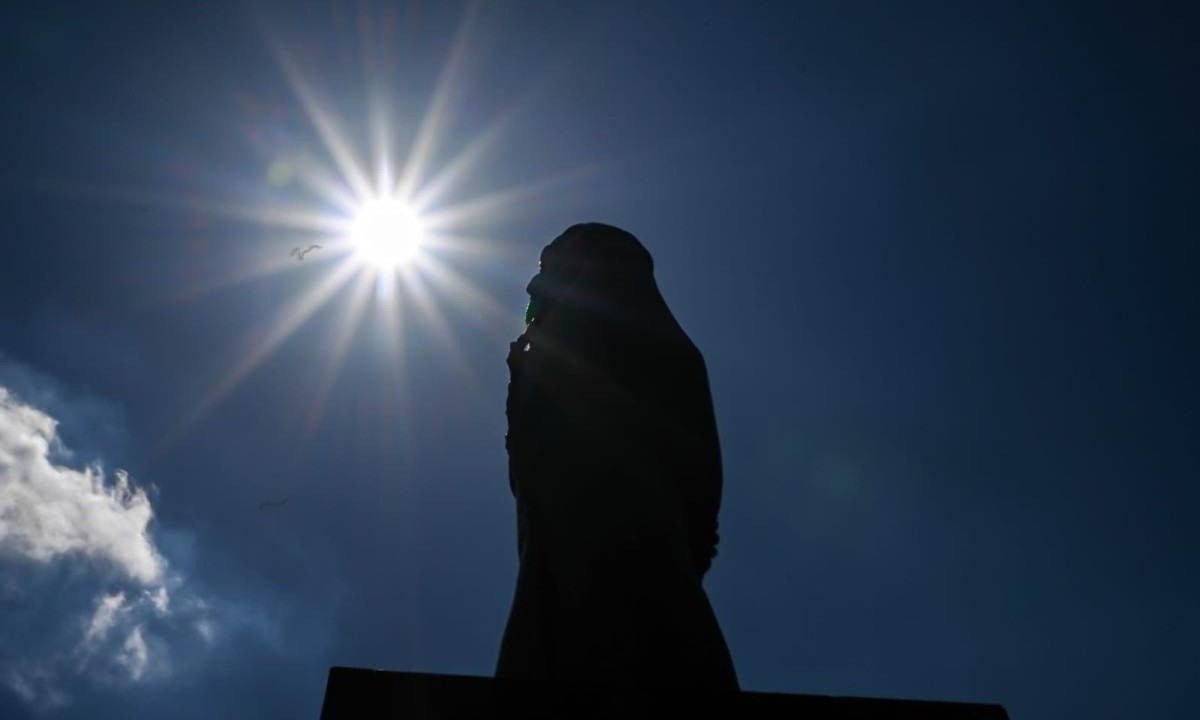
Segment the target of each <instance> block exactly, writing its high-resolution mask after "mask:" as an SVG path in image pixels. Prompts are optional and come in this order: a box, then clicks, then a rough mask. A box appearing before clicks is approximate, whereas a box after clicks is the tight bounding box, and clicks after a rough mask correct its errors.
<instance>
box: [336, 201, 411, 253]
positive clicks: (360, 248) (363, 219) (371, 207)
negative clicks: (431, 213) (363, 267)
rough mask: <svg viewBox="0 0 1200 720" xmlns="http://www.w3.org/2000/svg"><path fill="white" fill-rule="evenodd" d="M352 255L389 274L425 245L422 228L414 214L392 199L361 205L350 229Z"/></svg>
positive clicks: (404, 204) (403, 204) (408, 208)
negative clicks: (353, 252) (352, 247)
mask: <svg viewBox="0 0 1200 720" xmlns="http://www.w3.org/2000/svg"><path fill="white" fill-rule="evenodd" d="M350 242H351V243H352V244H353V245H354V250H355V253H357V255H358V257H360V258H362V259H363V260H364V261H366V262H367V263H370V265H371V266H372V267H374V268H376V269H378V270H391V269H392V268H395V267H397V266H398V265H403V264H405V263H407V262H410V261H411V260H412V259H413V258H414V257H415V256H416V254H417V252H418V251H419V250H420V249H421V245H422V244H423V243H424V242H425V228H424V227H423V223H422V221H421V218H420V216H419V215H417V212H416V211H415V210H413V209H412V208H411V207H409V205H408V204H407V203H405V202H403V201H401V200H397V199H395V198H376V199H372V200H368V201H367V202H365V203H363V204H362V206H361V207H359V208H358V211H357V212H356V213H355V215H354V219H353V220H352V224H351V227H350Z"/></svg>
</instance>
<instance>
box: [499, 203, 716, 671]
mask: <svg viewBox="0 0 1200 720" xmlns="http://www.w3.org/2000/svg"><path fill="white" fill-rule="evenodd" d="M529 293H530V298H531V300H530V316H529V318H528V319H529V320H530V322H529V325H528V328H527V330H526V332H525V333H524V334H523V335H522V336H521V337H519V338H518V339H517V341H516V342H514V343H513V344H512V346H511V348H510V353H509V357H508V364H509V369H510V376H511V381H510V383H509V389H508V404H507V414H508V435H507V437H506V445H507V449H508V457H509V483H510V487H511V490H512V493H513V496H514V497H515V498H516V505H517V538H518V552H519V560H520V564H519V571H518V577H517V588H516V593H515V596H514V599H513V605H512V610H511V613H510V615H509V619H508V625H507V627H506V628H505V632H504V637H503V640H502V642H501V648H500V657H499V661H498V663H497V667H496V674H497V676H498V677H516V678H523V679H527V680H533V681H539V682H542V681H544V682H553V683H563V684H586V685H597V684H602V685H616V686H624V687H646V688H669V687H690V688H706V689H736V688H737V677H736V674H735V672H734V668H733V662H732V660H731V658H730V655H729V650H728V648H727V646H726V644H725V639H724V637H723V636H722V634H721V630H720V628H719V626H718V624H717V620H716V617H715V615H714V614H713V611H712V607H711V606H710V605H709V602H708V598H707V596H706V595H705V593H704V589H703V588H702V586H701V578H702V577H703V576H704V574H705V572H706V571H707V570H708V568H709V565H710V564H711V562H712V559H713V557H714V556H715V555H716V546H717V511H718V508H719V506H720V501H721V483H722V477H721V456H720V448H719V445H718V441H717V430H716V421H715V418H714V415H713V408H712V400H711V395H710V392H709V385H708V375H707V371H706V369H705V365H704V360H703V357H702V356H701V354H700V352H699V351H698V350H697V349H696V346H695V345H693V344H692V342H691V340H690V339H689V338H688V336H687V334H686V333H684V331H683V330H682V328H680V326H679V324H678V323H677V322H676V320H675V318H674V316H673V315H672V314H671V311H670V309H668V307H667V304H666V302H665V301H664V300H663V298H662V295H661V294H660V293H659V291H658V287H657V285H656V283H655V281H654V275H653V262H652V260H651V257H650V254H649V252H647V251H646V249H645V248H644V247H643V246H642V244H641V243H640V242H639V241H638V240H637V239H636V238H635V237H634V236H633V235H631V234H629V233H627V232H625V231H623V230H619V229H617V228H614V227H611V226H608V225H601V224H597V223H589V224H584V225H575V226H572V227H571V228H569V229H567V231H566V232H564V233H563V234H562V235H560V236H559V237H558V238H557V239H555V240H554V242H552V243H551V244H550V245H549V246H547V247H546V248H545V250H543V252H542V257H541V269H540V272H539V273H538V275H537V276H536V277H534V279H533V280H532V281H531V282H530V284H529Z"/></svg>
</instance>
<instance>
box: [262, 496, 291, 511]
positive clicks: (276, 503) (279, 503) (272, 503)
mask: <svg viewBox="0 0 1200 720" xmlns="http://www.w3.org/2000/svg"><path fill="white" fill-rule="evenodd" d="M287 501H288V498H286V497H285V498H283V499H282V500H263V501H262V502H260V503H259V504H258V509H259V510H266V509H267V508H272V507H277V508H281V507H283V506H284V505H287Z"/></svg>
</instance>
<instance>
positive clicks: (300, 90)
mask: <svg viewBox="0 0 1200 720" xmlns="http://www.w3.org/2000/svg"><path fill="white" fill-rule="evenodd" d="M267 39H268V43H269V44H270V46H271V49H272V50H273V52H274V54H275V59H276V61H277V62H278V63H279V67H280V69H281V70H282V71H283V74H284V77H285V78H286V79H287V82H288V85H289V86H291V88H292V92H294V93H295V94H296V98H297V99H298V100H299V101H300V105H301V107H303V109H304V114H305V115H306V116H307V117H308V119H309V122H311V123H312V125H313V127H314V128H315V129H316V131H317V134H318V135H319V136H320V138H321V141H322V142H323V143H324V145H325V149H326V150H327V151H328V152H329V155H330V157H332V158H333V161H334V163H335V164H336V165H337V167H338V169H339V170H340V171H341V173H342V178H343V179H344V180H345V182H346V184H347V185H348V186H349V187H350V189H351V190H352V191H353V192H354V194H355V195H356V196H357V197H358V198H360V199H362V198H366V197H368V196H369V195H370V194H371V185H370V182H369V181H368V179H367V177H366V174H365V173H364V172H363V171H362V167H361V165H360V164H359V163H358V161H357V160H356V159H355V156H354V151H353V149H352V148H351V146H350V144H349V143H348V142H347V141H346V139H345V138H344V136H343V134H342V131H341V128H339V127H338V124H337V121H336V120H335V119H334V117H333V115H332V113H330V112H329V111H328V110H326V109H325V108H324V107H323V106H322V105H321V102H320V100H318V99H317V97H316V94H315V93H314V92H313V90H312V88H310V87H309V86H308V83H307V82H305V80H304V77H303V75H301V73H300V70H299V68H298V67H296V64H295V62H294V61H293V60H292V58H291V56H290V55H289V54H288V52H287V50H286V49H285V48H284V47H283V45H282V43H279V42H277V41H275V40H274V39H273V38H271V37H270V36H268V38H267Z"/></svg>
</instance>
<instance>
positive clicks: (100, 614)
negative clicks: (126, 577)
mask: <svg viewBox="0 0 1200 720" xmlns="http://www.w3.org/2000/svg"><path fill="white" fill-rule="evenodd" d="M125 609H126V608H125V593H123V592H116V593H113V594H112V595H101V596H100V601H99V602H98V603H96V612H94V613H92V619H91V621H90V622H89V623H88V627H87V631H86V632H85V633H84V634H83V644H84V645H85V646H92V645H94V644H96V643H101V642H104V640H105V639H106V638H108V632H109V630H112V627H113V625H114V624H116V622H117V615H118V614H119V613H120V612H121V611H122V610H125Z"/></svg>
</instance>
